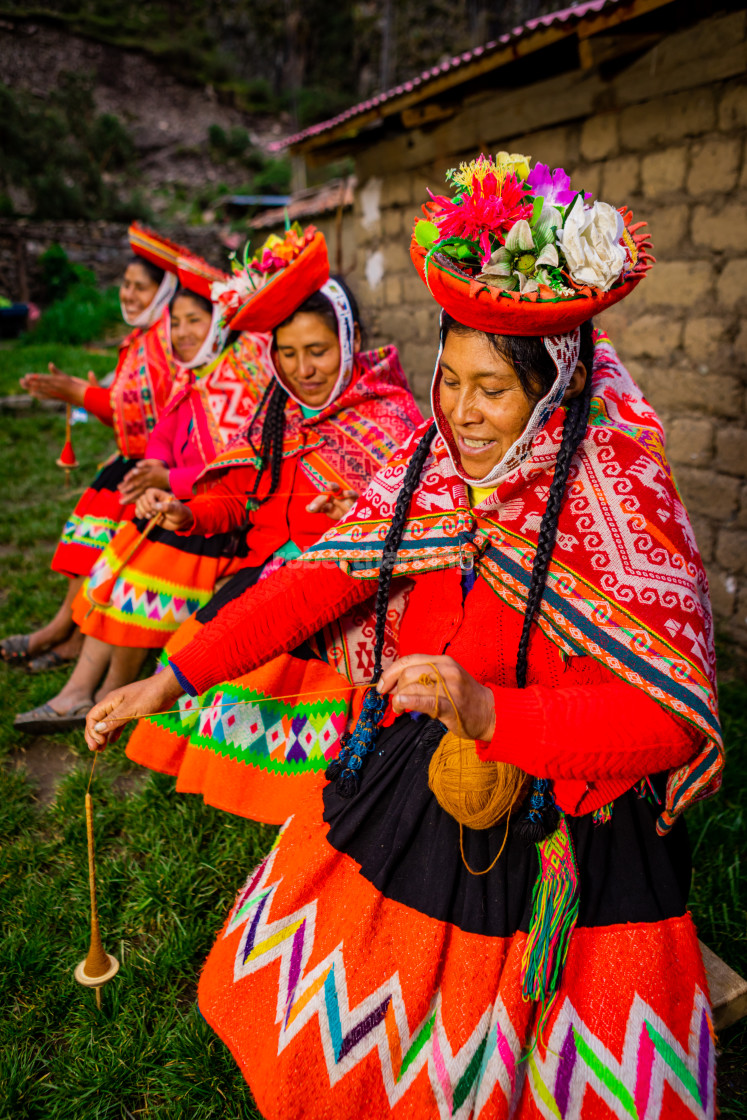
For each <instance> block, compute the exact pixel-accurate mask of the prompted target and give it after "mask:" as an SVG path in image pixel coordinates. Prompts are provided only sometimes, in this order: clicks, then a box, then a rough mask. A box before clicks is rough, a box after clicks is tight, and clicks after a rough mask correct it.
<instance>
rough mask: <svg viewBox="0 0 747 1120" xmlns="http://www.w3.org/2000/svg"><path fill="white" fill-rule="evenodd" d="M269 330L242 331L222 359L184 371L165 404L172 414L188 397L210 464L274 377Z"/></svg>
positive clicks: (199, 440) (202, 450)
mask: <svg viewBox="0 0 747 1120" xmlns="http://www.w3.org/2000/svg"><path fill="white" fill-rule="evenodd" d="M270 341H271V340H270V336H269V335H261V334H248V333H245V334H241V335H239V338H238V339H237V341H236V342H235V343H234V344H233V346H231V347H229V349H228V350H226V351H225V353H224V354H222V355H221V357H220V358H219V359H218V360H217V361H213V362H211V363H210V364H209V365H207V366H205V367H204V368H203V369H198V370H195V371H194V372H193V371H191V370H190V371H181V375H180V376H179V378H178V383H177V385H176V386H175V389H174V391H173V393H172V395H171V397H170V399H169V401H168V403H167V405H166V407H165V408H164V410H163V415H164V416H168V415H169V414H170V413H171V412H174V411H176V409H177V408H179V406H180V405H182V404H183V403H184V401H185V400H187V399H189V403H190V407H191V412H192V424H191V428H192V433H193V438H195V440H196V441H197V445H198V447H199V450H200V454H201V456H202V460H203V462H204V464H205V466H207V465H208V464H209V463H212V461H213V460H214V459H215V458H216V456H218V455H219V454H221V453H222V452H223V451H225V449H226V447H227V446H228V445H229V444H230V443H231V441H232V440H234V439H235V438H236V436H237V435H239V433H240V432H241V431H242V430H243V429H244V428H245V427H246V424H247V421H248V419H249V417H250V416H251V415H252V414H253V413H254V410H255V408H256V407H257V404H258V403H259V401H260V399H261V397H262V394H263V393H264V391H265V389H266V388H267V384H268V382H269V380H270V377H271V372H270V371H271V369H272V362H271V359H270Z"/></svg>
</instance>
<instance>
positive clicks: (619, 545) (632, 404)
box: [302, 335, 723, 833]
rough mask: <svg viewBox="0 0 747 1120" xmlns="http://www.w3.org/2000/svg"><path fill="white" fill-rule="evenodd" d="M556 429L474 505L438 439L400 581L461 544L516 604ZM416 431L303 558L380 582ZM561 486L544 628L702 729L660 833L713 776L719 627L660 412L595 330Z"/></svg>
mask: <svg viewBox="0 0 747 1120" xmlns="http://www.w3.org/2000/svg"><path fill="white" fill-rule="evenodd" d="M562 422H563V409H562V408H558V409H556V411H555V412H554V413H553V414H552V416H550V418H549V419H548V421H547V423H546V424H545V426H544V427H543V428H542V429H541V430H540V432H539V433H538V435H537V436H536V437H535V439H534V441H533V443H532V447H531V451H530V453H529V456H528V457H527V458H526V459H525V460H524V462H523V463H522V464H521V465H520V466H518V467H516V468H515V469H514V470H512V471H511V472H510V473H509V474H508V475H506V476H505V477H504V478H503V480H502V481H501V482H500V483H499V484H498V486H497V488H496V490H495V491H494V492H493V493H492V494H491V495H490V497H488V498H487V499H486V500H485V501H484V502H483V503H482V504H481V505H479V506H478V507H476V508H475V509H470V505H469V497H468V493H467V488H466V486H465V484H464V483H463V482H462V481H461V479H460V478H459V477H458V475H457V474H456V472H455V470H454V468H453V466H452V464H451V460H450V458H449V456H448V453H447V450H446V445H445V443H444V441H443V439H442V438H441V437H440V436H436V439H435V440H434V442H433V444H432V447H431V451H430V455H429V458H428V459H427V460H426V464H425V467H424V470H423V472H422V474H421V481H420V485H419V487H418V488H417V490H416V492H415V495H414V498H413V502H412V505H411V507H410V513H409V517H408V521H407V525H406V528H405V533H404V536H403V540H402V544H401V546H400V550H399V553H398V558H397V564H396V566H395V569H394V574H395V575H411V576H412V575H417V573H418V572H427V571H432V570H434V569H436V568H440V567H444V566H449V567H451V566H455V565H457V564H459V559H460V552H461V554H462V555H465V554H467V553H469V554H471V555H472V556H473V557H474V560H475V568H476V571H477V574H478V576H479V577H481V578H482V579H484V580H486V581H487V582H488V584H489V586H490V587H491V589H492V590H493V591H494V592H495V594H496V595H498V596H499V598H501V599H502V600H503V601H504V602H506V603H508V604H509V605H510V606H511V607H513V608H514V609H516V610H518V611H521V612H522V613H523V611H524V609H525V605H526V600H527V593H528V589H529V581H530V576H531V569H532V562H533V559H534V554H535V550H536V544H537V536H538V532H539V526H540V522H541V520H542V514H543V512H544V508H545V503H546V500H547V494H548V490H549V486H550V482H551V480H552V474H553V471H554V466H555V458H556V455H557V452H558V450H559V447H560V441H561V438H562ZM425 428H426V425H423V426H421V428H420V429H419V430H418V431H417V432H416V433H415V434H414V435H413V436H412V438H411V439H410V440H409V441H408V443H407V444H406V445H405V446H404V447H403V448H402V450H401V451H400V452H399V453H398V454H397V455H395V456H394V458H393V459H392V460H391V461H390V463H389V464H388V465H387V466H386V467H385V468H384V470H382V471H380V472H379V474H378V475H377V476H376V477H375V479H374V480H373V482H372V483H371V485H370V487H369V489H368V490H367V491H366V493H365V494H364V495H363V496H362V497H361V499H360V500H359V501H358V502H357V504H356V505H355V507H354V508H353V509H352V510H351V511H350V513H349V514H348V515H347V517H346V518H344V519H343V521H341V522H340V523H339V525H337V526H336V527H335V528H333V529H331V530H330V531H329V532H328V533H326V534H325V535H324V537H323V538H322V539H321V540H320V541H319V542H318V543H317V544H316V545H314V546H313V547H312V548H311V549H310V550H309V551H308V552H307V553H305V554H304V556H303V557H302V561H306V562H321V561H326V560H330V559H331V560H334V561H336V562H337V563H338V564H340V566H341V567H342V568H344V569H345V570H346V571H348V572H350V574H351V575H353V576H357V577H359V578H363V579H374V578H376V577H378V573H379V564H380V560H381V549H382V543H383V540H384V537H385V536H386V533H387V531H388V528H389V520H390V518H391V514H392V511H393V509H394V504H395V501H396V497H397V493H398V491H399V488H400V485H401V483H402V479H403V477H404V474H405V470H406V466H407V462H408V461H409V458H410V456H411V455H412V452H413V450H414V448H415V446H416V445H417V443H418V441H419V439H420V437H421V435H422V434H423V432H424V431H425ZM568 487H569V489H568V492H567V493H566V499H565V502H564V504H563V507H562V510H561V514H560V520H559V525H558V534H557V540H556V544H555V549H554V552H553V558H552V562H551V564H550V569H549V573H548V578H547V584H546V587H545V593H544V596H543V599H542V605H541V609H540V612H539V614H538V616H537V622H538V625H540V626H541V627H542V630H543V631H544V632H545V634H546V635H547V636H548V637H549V638H550V639H551V641H553V642H554V643H555V644H556V645H557V646H558V647H559V648H560V649H561V650H562V651H563V652H564V653H566V654H568V655H579V654H586V655H588V656H591V657H594V658H596V659H597V660H598V661H601V662H602V663H603V664H604V665H606V666H607V667H608V668H609V669H611V670H612V672H613V673H616V674H617V675H618V676H619V677H621V678H622V679H623V680H626V681H629V682H630V683H631V684H633V685H635V686H636V687H638V688H642V689H644V690H645V691H646V692H647V693H648V694H649V695H650V696H652V697H653V698H654V699H655V700H657V701H658V703H660V704H662V705H663V706H664V707H666V708H667V709H669V710H670V711H671V712H673V713H674V714H675V715H677V716H679V717H680V718H682V719H685V720H687V721H688V722H689V723H691V724H693V725H694V726H696V727H698V728H699V729H700V730H701V731H702V732H703V735H704V743H703V747H702V749H701V751H700V753H699V754H698V755H697V757H696V758H695V759H694V760H693V761H692V762H690V763H689V764H688V765H686V766H683V767H681V768H680V769H679V770H677V771H674V772H673V773H672V774H671V775H670V777H669V782H668V787H667V800H666V807H665V809H664V811H663V812H662V814H661V816H660V818H659V822H658V828H659V831H660V832H662V833H663V832H666V831H667V830H668V829H669V828H670V827H671V825H672V823H673V822H674V819H675V817H676V815H677V814H678V813H680V812H681V811H682V809H683V808H684V807H685V806H686V805H687V804H688V803H690V802H693V801H695V800H699V799H700V798H702V797H705V796H707V795H709V794H711V793H714V792H715V791H716V790H717V789H718V787H719V785H720V782H721V770H722V767H723V748H722V743H721V733H720V727H719V721H718V710H717V704H716V689H715V656H714V648H713V621H712V617H711V608H710V602H709V597H708V583H707V579H706V575H705V571H704V569H703V565H702V562H701V559H700V556H699V554H698V548H697V545H696V543H695V538H694V535H693V531H692V528H691V526H690V522H689V520H688V516H687V513H686V511H685V508H684V506H683V505H682V502H681V500H680V497H679V494H678V492H677V488H676V485H675V483H674V480H673V478H672V474H671V471H670V469H669V466H668V464H667V461H666V458H665V455H664V445H663V432H662V428H661V424H660V421H659V419H658V417H657V416H656V413H655V412H654V410H653V409H652V408H651V406H650V405H649V404H648V403H647V402H646V400H645V399H644V398H643V396H642V395H641V392H640V390H639V389H638V387H637V386H636V385H635V383H634V382H633V380H632V378H631V377H630V374H629V373H628V372H627V370H626V369H625V368H624V367H623V366H622V364H621V363H620V361H619V359H618V357H617V354H616V353H615V350H614V349H613V347H612V345H611V344H610V342H609V339H607V338H606V336H603V335H599V336H598V337H597V345H596V349H595V357H594V372H593V398H592V403H591V417H590V423H589V427H588V430H587V434H586V437H585V439H584V442H583V443H582V445H581V448H580V450H579V452H578V453H577V455H576V457H575V459H574V464H573V466H572V469H571V474H570V477H569V482H568Z"/></svg>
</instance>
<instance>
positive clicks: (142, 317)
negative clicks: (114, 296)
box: [119, 272, 179, 327]
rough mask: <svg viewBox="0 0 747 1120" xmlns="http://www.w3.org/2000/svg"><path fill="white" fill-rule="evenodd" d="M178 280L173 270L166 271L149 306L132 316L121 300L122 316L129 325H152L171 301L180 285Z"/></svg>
mask: <svg viewBox="0 0 747 1120" xmlns="http://www.w3.org/2000/svg"><path fill="white" fill-rule="evenodd" d="M178 283H179V282H178V280H177V278H176V275H175V274H174V273H173V272H164V274H163V280H162V281H161V283H160V284H159V285H158V290H157V291H156V294H155V295H154V296H153V299H152V300H151V301H150V303H149V304H148V306H147V307H146V308H145V310H144V311H141V312H140V314H139V315H133V316H132V317H130V316H129V315H128V314H127V312H126V311H125V309H124V307H122V301H121V300H120V301H119V306H120V308H121V311H122V318H123V319H124V321H125V323H127V326H128V327H152V326H153V324H154V323H155V322H156V320H157V319H160V317H161V315H163V312H164V310H165V309H166V308H167V307H168V305H169V303H170V302H171V297H172V296H173V294H174V292H175V291H176V289H177V286H178Z"/></svg>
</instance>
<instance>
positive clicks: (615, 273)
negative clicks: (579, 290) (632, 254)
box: [557, 195, 626, 292]
mask: <svg viewBox="0 0 747 1120" xmlns="http://www.w3.org/2000/svg"><path fill="white" fill-rule="evenodd" d="M624 228H625V223H624V222H623V219H622V215H621V214H620V213H619V212H618V211H617V210H615V208H614V206H610V204H609V203H608V202H595V203H594V205H593V206H590V207H588V208H587V207H585V206H584V203H583V199H582V198H581V196H580V195H579V196H578V197H577V198H576V201H575V202H574V204H573V206H572V207H571V210H570V213H569V214H568V216H567V217H566V220H565V223H564V225H563V228H562V230H561V229H559V230H558V232H557V238H558V242H559V244H560V245H561V247H562V249H563V253H564V255H565V259H566V262H567V264H568V272H569V273H570V275H571V277H572V278H573V279H574V280H575V281H576V283H577V284H588V285H589V286H590V287H592V288H600V289H601V290H602V291H603V292H606V291H609V289H610V288H611V287H612V285H613V284H614V283H615V281H616V280H618V279H619V278H620V273H621V272H622V270H623V267H624V265H625V261H626V253H625V248H624V246H623V245H622V244H621V238H622V235H623V230H624Z"/></svg>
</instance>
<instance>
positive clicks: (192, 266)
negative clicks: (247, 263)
mask: <svg viewBox="0 0 747 1120" xmlns="http://www.w3.org/2000/svg"><path fill="white" fill-rule="evenodd" d="M176 274H177V276H178V277H179V283H180V284H181V286H182V287H183V288H188V289H189V291H190V292H194V293H195V294H196V295H198V296H204V298H205V299H209V300H211V302H212V296H211V294H210V293H211V290H212V287H213V284H215V283H220V284H225V283H227V281H228V280H229V279H230V277H229V276H228V274H227V273H226V272H221V270H220V269H219V268H213V266H212V265H211V264H208V262H207V261H204V260H203V259H202V257H194V256H192V255H191V254H190V255H189V256H180V257H179V259H178V261H177V267H176Z"/></svg>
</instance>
